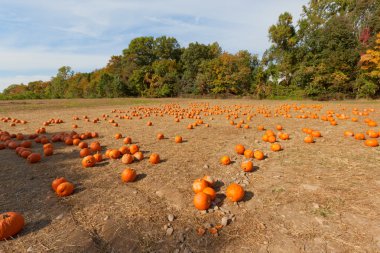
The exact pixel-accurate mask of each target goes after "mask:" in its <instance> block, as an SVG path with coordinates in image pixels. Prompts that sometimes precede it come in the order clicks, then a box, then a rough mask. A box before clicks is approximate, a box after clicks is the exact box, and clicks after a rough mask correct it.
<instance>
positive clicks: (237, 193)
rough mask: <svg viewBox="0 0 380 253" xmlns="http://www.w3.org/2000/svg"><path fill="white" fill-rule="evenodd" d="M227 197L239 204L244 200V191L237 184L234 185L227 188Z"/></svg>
mask: <svg viewBox="0 0 380 253" xmlns="http://www.w3.org/2000/svg"><path fill="white" fill-rule="evenodd" d="M226 196H227V198H229V199H230V200H231V201H233V202H238V201H240V200H242V199H243V198H244V189H243V187H241V186H240V185H238V184H236V183H232V184H230V185H229V186H228V187H227V190H226Z"/></svg>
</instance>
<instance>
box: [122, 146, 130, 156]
mask: <svg viewBox="0 0 380 253" xmlns="http://www.w3.org/2000/svg"><path fill="white" fill-rule="evenodd" d="M119 151H120V153H121V154H122V155H124V154H129V153H130V151H129V147H128V146H121V147H120V148H119Z"/></svg>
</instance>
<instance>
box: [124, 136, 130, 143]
mask: <svg viewBox="0 0 380 253" xmlns="http://www.w3.org/2000/svg"><path fill="white" fill-rule="evenodd" d="M123 142H124V144H131V143H132V138H131V137H125V138H124V141H123Z"/></svg>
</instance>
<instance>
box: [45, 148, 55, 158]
mask: <svg viewBox="0 0 380 253" xmlns="http://www.w3.org/2000/svg"><path fill="white" fill-rule="evenodd" d="M53 153H54V150H53V148H44V155H45V156H51V155H53Z"/></svg>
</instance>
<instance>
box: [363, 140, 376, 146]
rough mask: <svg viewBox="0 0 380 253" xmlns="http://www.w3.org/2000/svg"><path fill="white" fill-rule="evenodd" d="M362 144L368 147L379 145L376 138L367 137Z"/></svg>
mask: <svg viewBox="0 0 380 253" xmlns="http://www.w3.org/2000/svg"><path fill="white" fill-rule="evenodd" d="M364 144H365V145H366V146H368V147H377V146H379V142H378V141H377V140H376V139H368V140H366V141H365V142H364Z"/></svg>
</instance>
